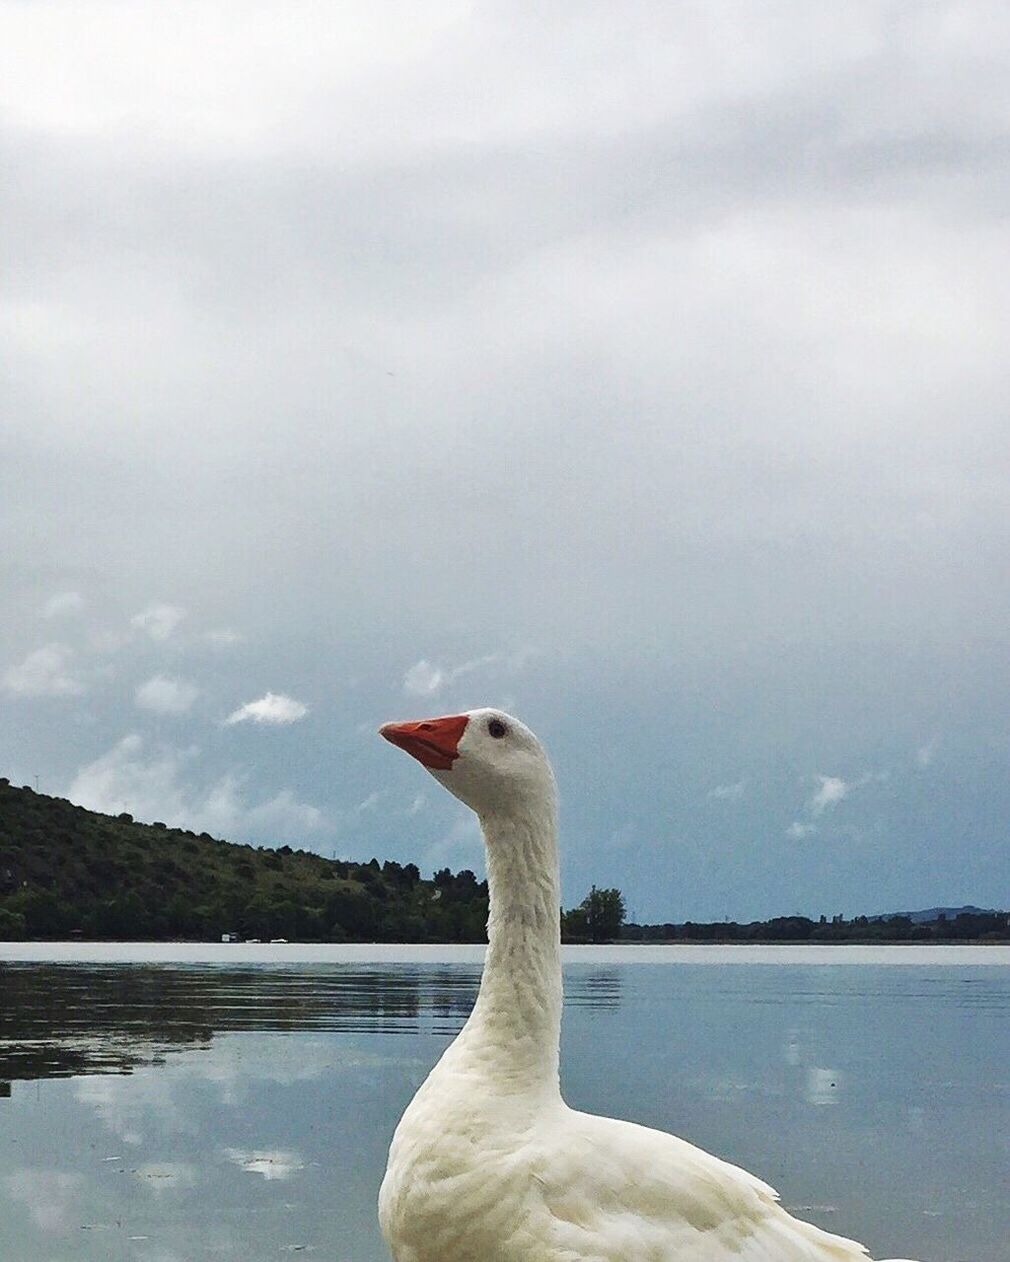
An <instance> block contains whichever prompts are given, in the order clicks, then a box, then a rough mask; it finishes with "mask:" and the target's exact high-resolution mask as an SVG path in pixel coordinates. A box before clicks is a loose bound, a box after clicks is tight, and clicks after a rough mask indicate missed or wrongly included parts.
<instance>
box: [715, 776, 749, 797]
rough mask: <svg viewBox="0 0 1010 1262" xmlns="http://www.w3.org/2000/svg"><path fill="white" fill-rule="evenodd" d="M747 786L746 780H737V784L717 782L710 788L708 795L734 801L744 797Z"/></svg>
mask: <svg viewBox="0 0 1010 1262" xmlns="http://www.w3.org/2000/svg"><path fill="white" fill-rule="evenodd" d="M746 788H747V781H746V780H737V781H736V783H735V784H717V785H716V786H715V788H714V789H709V791H708V796H709V797H710V798H715V799H716V800H717V801H721V802H725V801H732V800H733V799H734V798H738V797H742V796H743V793H744V790H745V789H746Z"/></svg>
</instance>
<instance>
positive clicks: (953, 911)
mask: <svg viewBox="0 0 1010 1262" xmlns="http://www.w3.org/2000/svg"><path fill="white" fill-rule="evenodd" d="M996 915H999V908H996V907H975V906H974V905H973V904H971V903H967V904H965V906H964V907H927V908H925V909H924V910H923V911H887V912H884V913H883V914H882V915H879V916H868V917H867V920H869V921H870V922H871V924H880V923H881V921H885V920H893V919H895V917H900V918H901V919H904V920H910V921H911V922H912V924H913V925H929V924H932V923H933V922H934V921H936V920H956V919H957V918H958V916H996Z"/></svg>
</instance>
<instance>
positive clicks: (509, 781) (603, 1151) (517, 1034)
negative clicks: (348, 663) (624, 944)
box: [379, 709, 901, 1262]
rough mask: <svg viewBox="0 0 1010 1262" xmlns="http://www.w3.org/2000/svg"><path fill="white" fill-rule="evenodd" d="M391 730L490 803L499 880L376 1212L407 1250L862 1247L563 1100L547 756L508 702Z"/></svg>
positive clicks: (579, 1257)
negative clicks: (455, 1019) (456, 1017)
mask: <svg viewBox="0 0 1010 1262" xmlns="http://www.w3.org/2000/svg"><path fill="white" fill-rule="evenodd" d="M379 731H380V734H381V735H382V736H384V737H385V738H386V740H388V741H390V742H392V743H393V744H394V745H397V746H399V747H400V748H401V749H403V750H405V751H406V752H407V753H409V754H411V755H413V757H414V758H416V759H417V761H418V762H420V763H421V764H422V766H424V767H425V768H426V769H427V770H428V771H429V772H430V773H431V774H432V775H433V776H434V777H435V779H436V780H438V781H439V783H440V784H442V785H444V787H445V788H447V789H448V790H449V792H450V793H452V794H454V795H455V796H456V797H457V798H459V799H460V800H461V801H462V802H464V803H465V804H466V805H467V806H469V807H470V808H471V809H472V810H474V811H475V812H476V813H477V815H478V817H479V819H480V824H481V828H482V831H483V834H484V842H485V846H486V850H487V872H488V887H489V893H490V914H489V918H488V946H487V953H486V956H485V963H484V972H483V976H482V978H481V984H480V991H479V993H478V996H477V1000H476V1002H475V1004H474V1007H473V1011H472V1012H471V1014H470V1017H469V1019H468V1020H467V1022H466V1024H465V1025H464V1027H463V1029H462V1030H461V1031H460V1033H459V1035H458V1037H457V1038H456V1039H455V1041H454V1042H453V1043H452V1044H451V1045H450V1046H449V1047H448V1048H447V1049H446V1051H445V1052H444V1053H443V1055H442V1057H441V1059H440V1060H439V1062H438V1063H437V1064H436V1066H435V1067H434V1069H433V1070H432V1071H431V1073H430V1074H429V1075H428V1078H427V1080H426V1081H425V1082H424V1083H423V1085H422V1086H421V1088H420V1089H419V1090H418V1092H417V1094H416V1095H415V1096H414V1099H413V1100H412V1101H411V1103H410V1104H409V1105H408V1107H407V1109H406V1111H405V1112H404V1114H403V1117H402V1118H401V1119H400V1122H399V1124H398V1126H397V1127H396V1131H395V1134H394V1136H393V1140H392V1144H391V1146H390V1150H389V1160H388V1164H387V1167H386V1173H385V1177H384V1179H383V1181H382V1187H381V1189H380V1192H379V1222H380V1225H381V1227H382V1232H383V1235H384V1236H385V1239H386V1242H387V1244H388V1245H389V1248H390V1251H391V1253H392V1256H393V1258H394V1259H395V1262H858V1260H862V1262H865V1259H866V1256H867V1255H866V1250H865V1249H864V1248H863V1246H862V1245H859V1244H857V1243H856V1242H855V1241H853V1240H846V1239H843V1238H842V1237H841V1236H835V1235H831V1234H829V1233H828V1232H826V1231H822V1230H821V1229H820V1228H818V1227H815V1226H813V1225H812V1224H810V1223H806V1222H801V1221H800V1220H799V1219H796V1218H793V1217H792V1216H791V1215H790V1214H788V1213H787V1212H786V1211H785V1210H784V1209H783V1208H782V1206H781V1205H780V1204H779V1203H778V1196H777V1194H776V1193H775V1192H774V1191H773V1190H772V1189H771V1188H770V1187H768V1186H767V1184H765V1183H762V1182H761V1181H760V1180H759V1179H756V1178H754V1177H753V1175H750V1174H748V1173H747V1172H746V1171H744V1170H741V1169H739V1168H737V1167H736V1166H732V1165H729V1164H728V1163H727V1162H725V1161H721V1160H720V1159H719V1158H717V1157H713V1156H711V1155H710V1154H709V1153H707V1152H704V1151H702V1150H701V1149H700V1148H696V1147H694V1146H693V1145H692V1144H689V1143H687V1142H686V1141H685V1140H682V1139H678V1138H676V1137H675V1136H673V1135H668V1134H665V1133H663V1132H661V1131H656V1130H650V1129H649V1128H647V1127H645V1126H637V1125H634V1124H632V1123H630V1122H621V1121H616V1120H614V1119H613V1118H606V1117H595V1116H592V1115H591V1114H588V1113H579V1112H576V1111H575V1110H574V1109H571V1108H569V1107H568V1106H567V1105H566V1104H565V1102H564V1100H563V1099H562V1098H561V1090H560V1084H559V1064H558V1060H559V1038H560V1032H561V937H560V925H559V912H560V887H559V872H558V850H557V822H556V821H557V808H556V792H555V783H554V775H553V772H552V770H551V765H550V763H549V762H548V760H547V756H546V754H545V753H544V750H543V748H542V747H541V745H540V742H539V741H538V740H537V738H536V737H535V736H534V735H533V733H532V732H531V731H530V730H529V728H527V727H526V726H525V725H524V724H522V723H521V722H519V720H518V719H515V718H513V717H512V716H511V715H508V714H504V713H502V712H501V711H499V710H493V709H479V710H470V711H467V712H466V713H463V714H453V715H445V716H442V717H439V718H432V719H423V720H417V721H411V722H406V723H387V724H386V725H385V726H383V727H382V728H380V729H379ZM891 1262H901V1260H900V1259H891Z"/></svg>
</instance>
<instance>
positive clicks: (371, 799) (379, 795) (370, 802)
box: [354, 789, 386, 814]
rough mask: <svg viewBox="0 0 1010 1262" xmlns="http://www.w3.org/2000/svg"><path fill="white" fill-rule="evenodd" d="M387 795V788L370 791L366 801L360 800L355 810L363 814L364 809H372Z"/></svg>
mask: <svg viewBox="0 0 1010 1262" xmlns="http://www.w3.org/2000/svg"><path fill="white" fill-rule="evenodd" d="M385 796H386V790H385V789H376V790H375V792H374V793H369V795H368V797H366V798H365V799H364V801H362V802H359V803H358V805H357V806H356V807H355V808H354V810H355V812H356V813H357V814H361V813H362V812H363V811H372V810H374V809H375V807H376V806H378V804H379V803H380V802H381V801H382V799H383V798H384V797H385Z"/></svg>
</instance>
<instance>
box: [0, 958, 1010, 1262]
mask: <svg viewBox="0 0 1010 1262" xmlns="http://www.w3.org/2000/svg"><path fill="white" fill-rule="evenodd" d="M481 958H482V957H481V951H480V949H478V948H451V947H438V948H430V947H429V948H414V947H385V946H366V947H353V948H352V947H348V948H340V947H332V948H331V947H323V948H315V947H303V946H288V947H280V946H222V947H214V946H206V945H199V946H196V945H185V944H170V945H158V946H148V945H141V946H131V945H118V944H117V945H111V946H110V945H92V944H81V943H75V944H71V945H66V946H64V945H60V944H38V943H34V944H32V943H29V944H13V945H2V944H0V1259H2V1260H3V1262H119V1260H120V1259H123V1260H127V1259H129V1260H130V1262H198V1260H200V1259H218V1260H221V1262H260V1260H261V1259H262V1260H264V1262H265V1260H267V1259H273V1260H274V1262H276V1260H277V1259H282V1258H285V1257H289V1256H300V1255H303V1254H304V1255H307V1256H317V1257H319V1258H320V1259H327V1260H328V1262H329V1260H332V1262H352V1260H353V1262H380V1260H385V1259H386V1258H387V1255H386V1253H385V1251H384V1249H383V1246H382V1242H381V1239H380V1237H379V1232H378V1227H377V1225H376V1222H375V1196H376V1192H377V1189H378V1185H379V1181H380V1179H381V1176H382V1171H383V1169H384V1166H385V1157H386V1148H387V1145H388V1143H389V1139H390V1135H391V1133H392V1130H393V1127H394V1125H395V1124H396V1121H397V1119H398V1118H399V1115H400V1113H401V1111H402V1109H403V1108H404V1106H405V1105H406V1104H407V1102H408V1100H409V1099H410V1097H411V1095H412V1094H413V1092H414V1091H415V1090H416V1088H417V1086H418V1085H419V1084H420V1082H421V1081H422V1079H423V1078H424V1076H425V1074H426V1073H427V1071H428V1069H429V1068H430V1066H431V1065H432V1064H433V1062H434V1061H435V1059H436V1058H437V1057H438V1055H439V1054H440V1053H441V1051H442V1049H443V1048H444V1047H445V1046H446V1045H447V1043H448V1042H449V1041H450V1039H451V1038H452V1037H453V1035H454V1034H455V1033H456V1031H457V1030H458V1029H459V1028H460V1026H461V1025H462V1023H463V1021H464V1020H465V1019H466V1016H467V1013H468V1012H469V1009H470V1005H471V1003H472V1001H473V997H474V994H475V991H476V986H477V981H478V978H479V974H480V961H481ZM565 987H566V1009H565V1024H564V1037H563V1046H562V1076H563V1082H564V1087H565V1094H566V1096H567V1099H568V1100H569V1102H570V1103H571V1104H573V1105H576V1106H578V1107H580V1108H584V1109H588V1110H590V1111H592V1112H598V1113H607V1114H613V1115H617V1116H620V1117H627V1118H630V1119H633V1120H635V1121H639V1122H643V1123H646V1124H647V1125H652V1126H658V1127H660V1128H663V1129H668V1130H673V1131H675V1132H676V1133H678V1134H679V1135H682V1136H684V1137H685V1138H688V1139H690V1140H692V1141H693V1142H695V1143H698V1144H701V1145H702V1146H703V1147H705V1148H708V1149H709V1150H711V1151H713V1152H715V1153H718V1154H719V1155H720V1156H723V1157H725V1158H727V1159H729V1160H731V1161H733V1162H736V1163H738V1164H740V1165H743V1166H745V1167H747V1168H748V1169H750V1170H752V1171H753V1172H754V1173H755V1174H757V1175H759V1176H761V1177H762V1178H764V1179H766V1180H768V1181H769V1182H771V1183H772V1184H774V1185H775V1186H776V1187H777V1188H778V1189H779V1191H780V1192H781V1193H782V1199H783V1201H784V1203H785V1204H786V1205H787V1206H788V1207H789V1208H790V1209H791V1210H792V1211H793V1212H795V1213H796V1214H798V1215H799V1216H801V1217H805V1218H808V1219H810V1220H812V1221H814V1222H817V1223H819V1224H820V1225H822V1226H824V1227H826V1228H827V1229H829V1230H831V1231H837V1232H840V1233H842V1234H844V1235H851V1236H853V1237H855V1238H856V1239H860V1240H863V1241H864V1242H865V1243H866V1244H867V1245H868V1246H869V1247H870V1249H871V1252H872V1253H873V1254H874V1256H877V1257H892V1256H900V1257H913V1258H920V1259H922V1262H1008V1260H1010V951H1008V950H1006V949H1003V948H998V947H997V948H959V947H950V948H943V947H941V948H915V947H911V948H904V947H895V948H853V947H842V948H837V949H835V948H816V949H811V948H776V947H765V948H738V947H729V948H720V947H713V948H706V947H696V948H690V947H688V948H656V947H653V948H636V947H625V948H615V949H612V948H581V949H580V948H571V949H566V967H565Z"/></svg>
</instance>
